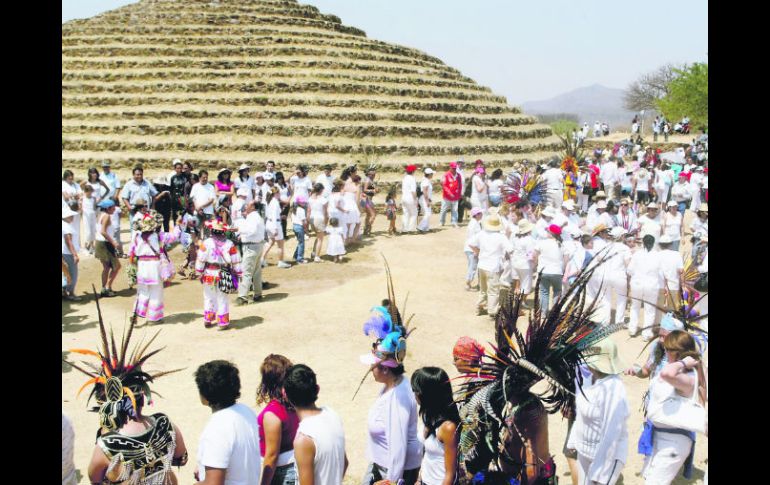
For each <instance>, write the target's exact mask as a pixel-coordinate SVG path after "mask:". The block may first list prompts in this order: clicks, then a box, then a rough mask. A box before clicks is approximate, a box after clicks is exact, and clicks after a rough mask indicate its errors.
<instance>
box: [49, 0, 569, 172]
mask: <svg viewBox="0 0 770 485" xmlns="http://www.w3.org/2000/svg"><path fill="white" fill-rule="evenodd" d="M559 147H560V144H559V140H558V138H557V137H555V136H554V135H553V134H552V132H551V129H550V128H549V127H548V126H546V125H542V124H537V120H536V119H535V118H533V117H531V116H527V115H525V114H523V113H521V111H520V109H519V108H516V107H512V106H509V105H508V104H507V102H506V99H505V98H504V97H502V96H496V95H495V94H493V93H492V92H491V90H490V89H489V88H487V87H483V86H479V85H478V84H477V83H476V82H474V81H473V80H472V79H470V78H468V77H466V76H463V75H462V73H460V72H459V71H458V70H456V69H453V68H451V67H449V66H447V65H446V64H444V63H443V62H442V61H441V60H440V59H437V58H435V57H431V56H429V55H427V54H425V53H423V52H420V51H418V50H415V49H410V48H407V47H402V46H398V45H393V44H388V43H385V42H380V41H376V40H372V39H368V38H367V37H366V34H365V33H364V32H363V31H361V30H359V29H356V28H354V27H348V26H345V25H342V23H341V22H340V19H339V18H338V17H336V16H334V15H325V14H322V13H320V12H319V11H318V9H317V8H315V7H313V6H310V5H301V4H299V3H297V2H296V1H294V0H219V1H198V0H184V1H182V0H142V1H140V2H138V3H135V4H131V5H128V6H125V7H122V8H119V9H116V10H112V11H109V12H106V13H104V14H101V15H98V16H95V17H93V18H90V19H86V20H74V21H70V22H67V23H65V24H63V25H62V164H63V166H65V167H71V168H82V167H86V166H91V165H96V164H98V162H99V161H101V160H105V159H107V160H110V161H112V162H113V164H114V166H117V167H128V166H131V165H133V164H135V163H137V162H142V163H144V164H145V166H149V167H164V168H166V167H168V164H169V161H170V160H171V159H173V158H181V159H183V160H190V161H191V162H193V164H194V166H195V167H196V168H201V167H207V168H215V167H222V166H228V167H233V166H235V165H237V164H240V163H242V162H250V163H255V162H256V163H261V162H264V161H266V160H270V159H274V160H276V161H279V163H287V164H288V163H307V164H310V165H316V166H317V165H319V164H325V163H331V164H333V165H335V166H342V165H345V164H349V163H352V162H356V161H359V162H363V163H366V162H376V163H379V164H381V165H382V167H383V169H384V170H394V171H396V170H398V171H400V170H401V167H402V166H403V164H404V163H407V162H412V163H413V162H417V163H420V164H438V163H441V164H445V163H447V162H449V161H452V160H455V159H457V158H459V157H464V158H465V159H466V160H467V161H472V160H475V159H477V158H482V159H483V160H485V162H487V164H488V165H491V166H501V167H508V166H510V165H511V164H512V163H513V162H515V161H520V160H522V159H527V160H530V161H533V162H539V161H542V160H545V159H547V158H549V157H550V156H552V155H553V154H554V153H555V152H557V151H558V150H559Z"/></svg>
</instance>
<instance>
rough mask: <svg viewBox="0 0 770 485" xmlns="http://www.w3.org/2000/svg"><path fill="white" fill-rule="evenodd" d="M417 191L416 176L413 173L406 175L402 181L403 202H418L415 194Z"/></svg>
mask: <svg viewBox="0 0 770 485" xmlns="http://www.w3.org/2000/svg"><path fill="white" fill-rule="evenodd" d="M416 192H417V181H416V180H415V179H414V176H412V175H409V174H407V175H404V179H403V181H402V182H401V202H405V203H410V204H411V203H413V202H417V201H416V200H414V194H415V193H416Z"/></svg>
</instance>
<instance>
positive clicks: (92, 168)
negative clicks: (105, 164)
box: [86, 167, 99, 182]
mask: <svg viewBox="0 0 770 485" xmlns="http://www.w3.org/2000/svg"><path fill="white" fill-rule="evenodd" d="M92 173H95V174H96V180H95V181H96V182H98V181H99V170H97V169H96V167H91V168H89V169H88V180H86V182H90V181H91V174H92Z"/></svg>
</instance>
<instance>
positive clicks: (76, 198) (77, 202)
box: [61, 170, 83, 252]
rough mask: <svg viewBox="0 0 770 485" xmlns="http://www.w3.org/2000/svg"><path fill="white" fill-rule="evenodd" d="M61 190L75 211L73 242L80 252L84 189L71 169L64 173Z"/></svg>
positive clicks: (72, 223)
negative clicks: (77, 182) (76, 181)
mask: <svg viewBox="0 0 770 485" xmlns="http://www.w3.org/2000/svg"><path fill="white" fill-rule="evenodd" d="M61 192H62V199H63V200H64V202H66V203H67V205H68V206H69V208H70V209H72V210H73V211H74V212H75V215H74V216H73V217H72V222H71V223H70V226H72V244H73V245H74V246H75V248H76V249H77V251H78V252H80V217H81V212H82V210H83V207H82V204H81V199H82V198H83V189H82V188H81V187H80V185H78V184H76V183H75V175H74V174H73V173H72V171H71V170H65V171H64V174H63V175H62V182H61Z"/></svg>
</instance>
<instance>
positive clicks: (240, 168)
mask: <svg viewBox="0 0 770 485" xmlns="http://www.w3.org/2000/svg"><path fill="white" fill-rule="evenodd" d="M249 168H250V167H249V166H248V165H246V164H245V163H242V164H241V166H240V167H238V171H239V172H240V171H241V170H249Z"/></svg>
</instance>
